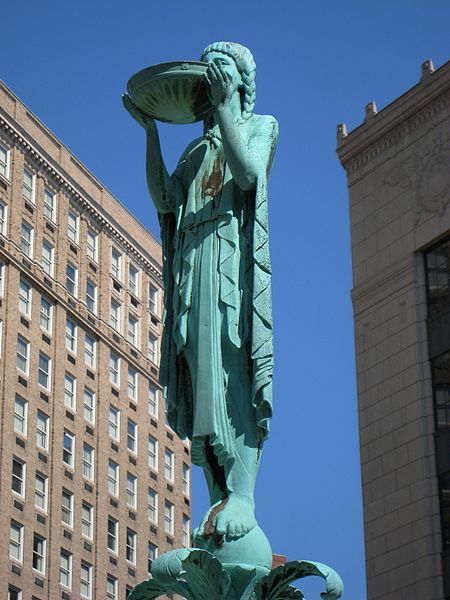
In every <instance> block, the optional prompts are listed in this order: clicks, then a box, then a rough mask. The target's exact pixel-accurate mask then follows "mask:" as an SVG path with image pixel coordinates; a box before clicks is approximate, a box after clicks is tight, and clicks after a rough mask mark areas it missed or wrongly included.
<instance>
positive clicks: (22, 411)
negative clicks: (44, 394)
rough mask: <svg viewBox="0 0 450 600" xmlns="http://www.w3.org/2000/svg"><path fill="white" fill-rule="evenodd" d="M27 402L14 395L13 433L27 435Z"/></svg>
mask: <svg viewBox="0 0 450 600" xmlns="http://www.w3.org/2000/svg"><path fill="white" fill-rule="evenodd" d="M27 417H28V402H27V401H26V400H24V399H23V398H22V396H19V394H16V398H15V400H14V431H15V432H16V433H21V434H22V435H25V436H26V435H27Z"/></svg>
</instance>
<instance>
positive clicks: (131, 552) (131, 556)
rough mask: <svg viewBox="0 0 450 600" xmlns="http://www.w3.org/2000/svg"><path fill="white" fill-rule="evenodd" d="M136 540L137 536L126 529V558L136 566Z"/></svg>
mask: <svg viewBox="0 0 450 600" xmlns="http://www.w3.org/2000/svg"><path fill="white" fill-rule="evenodd" d="M136 538H137V534H136V533H135V532H134V531H133V530H132V529H129V528H128V527H127V545H126V557H127V560H128V561H129V562H130V563H133V565H135V564H136Z"/></svg>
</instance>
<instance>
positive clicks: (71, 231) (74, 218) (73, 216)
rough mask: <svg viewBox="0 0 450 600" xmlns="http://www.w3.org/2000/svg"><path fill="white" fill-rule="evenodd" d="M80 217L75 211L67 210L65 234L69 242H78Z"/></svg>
mask: <svg viewBox="0 0 450 600" xmlns="http://www.w3.org/2000/svg"><path fill="white" fill-rule="evenodd" d="M79 223H80V219H79V217H78V215H77V213H76V212H74V211H73V210H69V215H68V219H67V236H68V238H69V240H70V241H71V242H74V243H75V244H78V237H79Z"/></svg>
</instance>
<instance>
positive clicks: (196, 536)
mask: <svg viewBox="0 0 450 600" xmlns="http://www.w3.org/2000/svg"><path fill="white" fill-rule="evenodd" d="M223 502H224V501H223V500H219V502H216V503H215V504H213V505H212V506H211V508H209V509H208V511H207V512H206V514H205V516H204V517H203V519H202V520H201V523H200V525H199V526H198V527H197V528H196V529H194V531H193V532H192V539H193V542H194V544H195V541H196V540H197V541H200V538H205V537H206V535H205V534H207V535H211V533H210V531H209V529H210V527H208V524H209V521H210V518H211V516H214V514H215V513H216V512H217V509H218V507H219V506H220V505H221V504H222V503H223ZM205 529H208V532H207V531H206V530H205Z"/></svg>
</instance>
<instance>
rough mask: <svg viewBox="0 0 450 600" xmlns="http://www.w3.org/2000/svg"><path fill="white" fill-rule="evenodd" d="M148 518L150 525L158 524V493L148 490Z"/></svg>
mask: <svg viewBox="0 0 450 600" xmlns="http://www.w3.org/2000/svg"><path fill="white" fill-rule="evenodd" d="M148 518H149V521H151V522H152V523H155V524H157V523H158V492H156V491H155V490H154V489H152V488H148Z"/></svg>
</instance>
